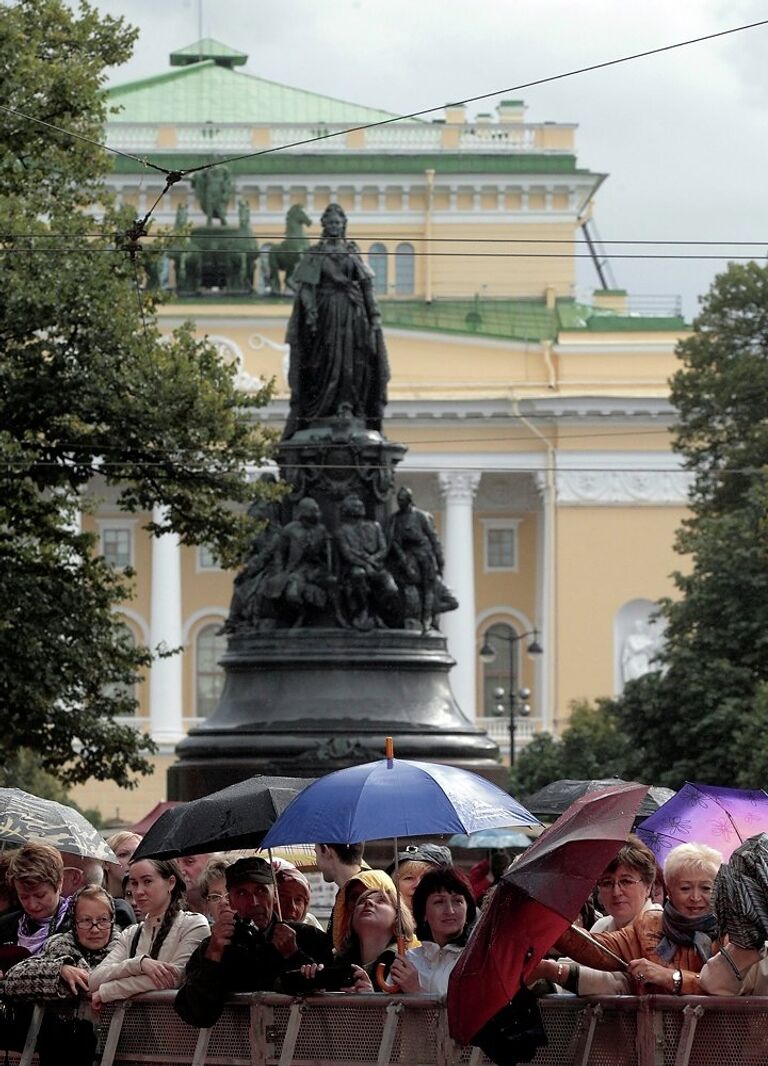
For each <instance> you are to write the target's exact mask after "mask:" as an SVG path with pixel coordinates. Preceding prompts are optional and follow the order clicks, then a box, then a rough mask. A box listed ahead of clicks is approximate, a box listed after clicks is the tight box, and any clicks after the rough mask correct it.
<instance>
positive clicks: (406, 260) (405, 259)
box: [395, 243, 415, 296]
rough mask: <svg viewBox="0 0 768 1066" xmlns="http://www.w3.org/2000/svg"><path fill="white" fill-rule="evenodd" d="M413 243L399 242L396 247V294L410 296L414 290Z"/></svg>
mask: <svg viewBox="0 0 768 1066" xmlns="http://www.w3.org/2000/svg"><path fill="white" fill-rule="evenodd" d="M414 263H415V259H414V257H413V245H412V244H407V243H403V244H398V246H397V248H396V249H395V295H396V296H409V295H411V294H412V293H413V290H414Z"/></svg>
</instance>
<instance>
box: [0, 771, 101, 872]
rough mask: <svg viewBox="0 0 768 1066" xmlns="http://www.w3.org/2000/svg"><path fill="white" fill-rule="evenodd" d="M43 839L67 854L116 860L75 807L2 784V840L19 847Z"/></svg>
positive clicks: (0, 839)
mask: <svg viewBox="0 0 768 1066" xmlns="http://www.w3.org/2000/svg"><path fill="white" fill-rule="evenodd" d="M28 840H42V841H43V842H44V843H45V844H50V845H51V847H53V848H58V850H59V851H63V852H65V853H66V854H68V855H82V856H83V857H85V858H88V859H100V860H101V861H102V862H114V863H116V862H117V858H116V857H115V853H114V851H112V848H110V847H109V845H108V844H107V842H106V841H105V840H104V838H103V837H102V835H101V833H99V831H98V829H94V827H93V826H92V825H91V823H90V822H89V821H88V819H87V818H84V817H83V815H82V814H80V812H79V811H76V810H75V809H74V807H67V806H66V804H64V803H57V802H56V801H55V800H47V799H41V798H40V797H39V796H32V795H30V794H29V792H24V791H23V790H22V789H20V788H0V842H2V846H3V847H9V846H10V847H20V846H21V845H22V844H26V843H27V841H28Z"/></svg>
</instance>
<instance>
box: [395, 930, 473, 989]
mask: <svg viewBox="0 0 768 1066" xmlns="http://www.w3.org/2000/svg"><path fill="white" fill-rule="evenodd" d="M463 950H464V948H463V947H459V946H458V945H457V944H446V945H445V947H442V948H441V947H440V945H439V944H434V943H433V942H432V941H431V940H426V941H425V942H424V943H423V944H422V945H421V947H418V948H409V949H408V951H406V953H405V957H406V959H408V961H409V962H412V963H413V965H414V966H415V967H416V970H417V971H418V974H419V984H420V985H421V990H422V992H436V993H437V994H438V995H441V996H444V995H445V994H446V992H447V991H448V978H449V977H450V976H451V970H452V969H453V968H454V966H455V965H456V963H457V962H458V961H459V955H461V953H462V951H463Z"/></svg>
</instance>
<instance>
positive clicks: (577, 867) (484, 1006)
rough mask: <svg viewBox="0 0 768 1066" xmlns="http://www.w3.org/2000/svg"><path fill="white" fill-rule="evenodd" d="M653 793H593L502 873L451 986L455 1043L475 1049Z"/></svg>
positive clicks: (642, 789) (629, 787)
mask: <svg viewBox="0 0 768 1066" xmlns="http://www.w3.org/2000/svg"><path fill="white" fill-rule="evenodd" d="M647 791H648V786H647V785H637V784H622V785H620V786H616V787H609V788H605V789H603V790H602V791H600V792H590V793H587V794H586V795H584V796H582V797H581V798H580V799H578V800H576V802H575V803H572V804H571V806H570V807H569V808H568V810H567V811H565V813H564V814H563V815H562V816H561V817H560V818H559V819H558V820H557V821H556V822H555V824H554V825H553V826H550V828H549V829H547V830H546V832H544V833H542V835H541V836H540V837H539V838H538V840H536V841H535V842H534V843H533V844H532V845H531V847H530V848H529V849H528V850H527V851H526V852H523V854H522V855H521V856H520V858H519V859H518V860H517V862H516V863H515V864H514V866H511V867H510V868H509V870H508V871H507V872H506V873H505V874H504V876H503V877H502V879H501V881H500V882H499V883H498V885H497V886H496V888H495V890H494V892H493V894H492V897H491V901H490V903H489V905H488V907H487V908H486V909H485V911H484V912H483V914H482V916H481V918H480V921H479V922H478V924H477V926H476V927H475V930H474V932H473V934H472V937H471V939H470V941H469V943H468V945H467V947H466V949H465V950H464V952H463V953H462V955H461V957H460V958H459V961H458V963H457V964H456V966H455V967H454V970H453V973H452V974H451V979H450V982H449V984H448V1025H449V1028H450V1033H451V1036H452V1037H453V1038H454V1039H455V1040H457V1041H458V1042H459V1043H461V1044H469V1043H470V1042H471V1041H472V1039H473V1037H475V1036H477V1034H478V1033H479V1032H480V1030H481V1029H482V1028H483V1027H484V1026H485V1025H486V1023H487V1022H489V1021H490V1020H491V1019H492V1018H493V1017H494V1016H495V1015H496V1014H498V1012H499V1011H501V1010H503V1008H504V1007H506V1006H507V1005H508V1004H509V1003H510V1001H511V1000H513V999H514V998H515V996H516V995H517V994H518V992H519V991H520V988H521V986H522V985H524V984H525V982H526V981H527V980H528V979H529V978H530V976H531V974H532V973H533V970H534V969H535V968H536V966H538V964H539V963H540V962H541V960H542V959H543V957H544V955H545V954H546V953H547V951H549V949H550V948H551V947H552V945H553V944H554V943H555V941H556V940H558V939H559V938H560V936H562V934H563V933H564V932H565V931H566V929H568V928H569V926H570V925H571V923H572V922H573V921H574V920H575V919H576V917H577V916H578V913H579V911H580V910H581V908H582V906H583V904H584V901H585V900H586V899H587V897H588V896H589V894H590V892H591V891H592V889H593V887H594V885H595V882H596V881H597V879H598V878H599V877H600V875H601V874H602V872H603V871H604V870H605V868H606V866H607V865H608V863H609V862H610V861H611V860H612V859H613V858H615V856H616V854H617V852H618V851H619V849H620V848H621V846H622V845H623V844H624V843H626V839H627V834H628V833H629V832H630V830H631V828H632V822H633V820H634V817H635V814H636V812H637V809H638V807H639V806H640V804H641V802H642V801H643V798H644V797H645V794H646V792H647Z"/></svg>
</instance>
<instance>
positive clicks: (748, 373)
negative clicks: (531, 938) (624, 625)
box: [612, 263, 768, 788]
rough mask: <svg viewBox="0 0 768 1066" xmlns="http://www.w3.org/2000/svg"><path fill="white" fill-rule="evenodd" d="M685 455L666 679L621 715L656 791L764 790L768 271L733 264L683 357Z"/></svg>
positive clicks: (667, 609)
mask: <svg viewBox="0 0 768 1066" xmlns="http://www.w3.org/2000/svg"><path fill="white" fill-rule="evenodd" d="M678 352H679V356H680V359H681V361H682V368H681V369H680V370H679V371H678V373H677V374H676V375H675V377H674V378H673V381H672V399H673V401H674V403H675V405H676V406H677V409H678V412H679V420H678V423H677V425H676V427H675V433H676V436H675V445H674V446H675V448H676V449H677V450H678V451H679V452H680V453H681V455H682V456H683V457H684V460H685V463H686V465H687V467H688V468H689V469H690V470H691V471H692V472H693V474H694V487H693V491H692V496H691V506H692V511H693V514H692V517H690V518H689V519H687V520H686V521H685V523H684V524H683V527H682V528H681V530H680V531H679V534H678V541H677V550H678V551H679V552H680V553H681V554H683V555H687V556H688V557H689V559H690V564H691V565H690V568H689V569H688V570H686V571H681V572H678V573H676V574H675V575H674V581H675V585H676V587H677V589H678V592H679V594H680V598H679V599H675V600H672V599H668V600H664V601H662V603H661V604H660V610H661V615H662V617H663V618H664V620H665V622H666V626H667V628H666V641H667V644H666V649H665V651H664V654H663V656H662V657H661V665H662V667H663V669H661V670H659V671H658V672H656V673H652V674H649V675H647V676H646V677H643V678H640V679H639V680H637V681H632V682H630V683H629V684H628V685H627V686H626V688H625V690H624V692H623V694H622V697H621V699H619V700H617V701H615V702H614V703H613V704H612V710H613V713H614V714H615V715H616V717H617V718H618V720H619V721H620V722H621V725H622V729H623V730H624V731H625V732H626V734H627V736H628V737H629V739H630V741H631V744H630V767H631V770H632V772H634V773H635V774H636V775H637V776H640V777H641V778H642V779H644V780H650V781H652V782H653V783H654V784H660V785H669V786H671V787H673V788H676V787H679V786H680V785H681V784H682V783H683V781H685V780H686V779H688V780H696V781H703V782H709V783H717V784H721V785H736V786H751V787H756V786H757V787H759V786H761V785H763V784H764V782H765V779H766V776H767V775H768V740H767V739H766V738H767V737H768V733H766V730H765V726H766V724H768V720H767V717H766V716H767V715H768V707H767V703H768V701H767V700H766V690H765V685H766V682H768V555H767V554H766V500H767V498H768V495H767V494H768V476H767V474H768V421H766V417H765V402H766V396H768V270H766V268H765V267H762V266H759V265H758V264H756V263H748V264H746V265H734V264H731V265H730V266H729V267H728V269H727V271H726V272H725V273H724V274H722V275H720V276H719V277H718V278H717V279H716V280H715V282H714V284H713V286H712V289H711V291H710V293H709V295H708V296H707V297H706V298H705V300H704V301H703V306H702V312H701V314H700V316H699V317H698V319H697V320H696V322H695V323H694V330H693V333H692V335H691V336H690V337H689V338H687V339H686V340H684V341H683V342H681V344H680V345H679V348H678Z"/></svg>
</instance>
